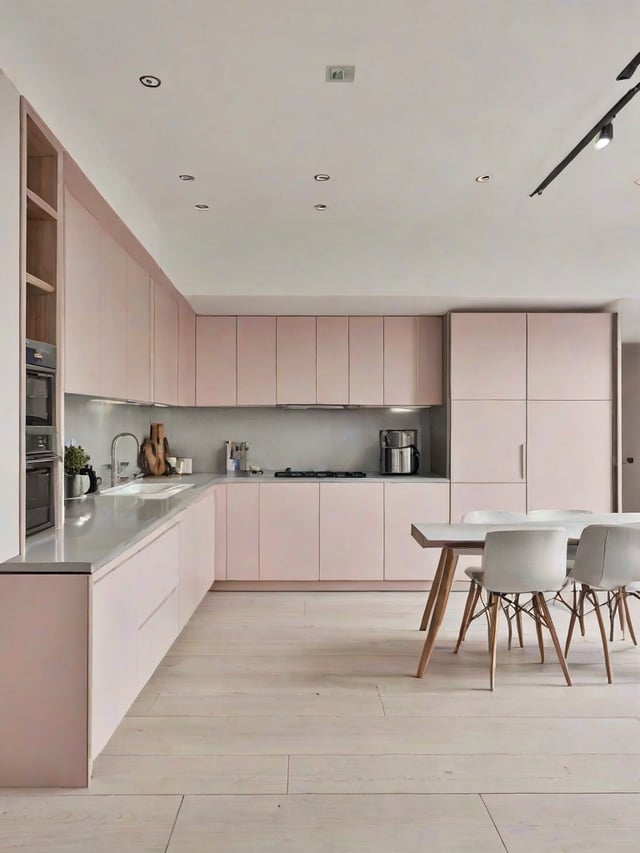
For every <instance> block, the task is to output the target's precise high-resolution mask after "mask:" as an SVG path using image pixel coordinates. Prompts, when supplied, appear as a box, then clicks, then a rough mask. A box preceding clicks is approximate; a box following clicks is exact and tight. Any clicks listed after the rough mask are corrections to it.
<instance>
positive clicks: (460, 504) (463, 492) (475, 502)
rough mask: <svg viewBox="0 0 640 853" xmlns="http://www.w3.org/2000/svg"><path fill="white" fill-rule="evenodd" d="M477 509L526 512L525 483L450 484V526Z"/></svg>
mask: <svg viewBox="0 0 640 853" xmlns="http://www.w3.org/2000/svg"><path fill="white" fill-rule="evenodd" d="M478 509H481V510H493V511H504V512H526V511H527V486H526V484H525V483H452V484H451V523H452V524H458V523H459V522H461V521H462V517H463V516H464V515H466V513H468V512H473V511H474V510H478Z"/></svg>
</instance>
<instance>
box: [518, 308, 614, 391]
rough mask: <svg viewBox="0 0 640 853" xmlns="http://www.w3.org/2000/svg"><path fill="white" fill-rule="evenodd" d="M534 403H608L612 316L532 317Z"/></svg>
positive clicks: (530, 348)
mask: <svg viewBox="0 0 640 853" xmlns="http://www.w3.org/2000/svg"><path fill="white" fill-rule="evenodd" d="M527 325H528V385H529V390H528V395H529V399H530V400H610V399H611V398H612V393H613V317H612V315H611V314H605V313H599V314H578V313H573V314H571V313H561V314H528V315H527Z"/></svg>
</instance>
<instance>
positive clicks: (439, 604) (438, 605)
mask: <svg viewBox="0 0 640 853" xmlns="http://www.w3.org/2000/svg"><path fill="white" fill-rule="evenodd" d="M443 553H444V554H445V557H444V568H443V570H442V577H441V579H440V583H439V585H438V596H437V598H436V601H435V606H434V607H433V616H432V617H431V623H430V625H429V630H428V632H427V639H426V640H425V643H424V648H423V650H422V655H421V657H420V663H419V664H418V672H417V674H416V677H417V678H422V676H423V675H424V671H425V669H426V668H427V665H428V663H429V660H430V658H431V653H432V652H433V648H434V646H435V644H436V637H437V636H438V631H439V630H440V625H442V618H443V616H444V611H445V610H446V607H447V601H448V600H449V593H450V592H451V584H452V583H453V576H454V574H455V572H456V565H457V563H458V557H457V555H456V554H455V553H454V552H453V551H452V550H451V549H450V548H445V549H443Z"/></svg>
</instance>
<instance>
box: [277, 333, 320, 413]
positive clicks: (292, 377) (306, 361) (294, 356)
mask: <svg viewBox="0 0 640 853" xmlns="http://www.w3.org/2000/svg"><path fill="white" fill-rule="evenodd" d="M276 328H277V346H276V376H277V394H276V396H277V402H278V403H281V404H282V403H284V404H286V403H293V404H296V403H299V404H305V403H307V404H313V403H315V402H316V318H315V317H278V318H277V326H276Z"/></svg>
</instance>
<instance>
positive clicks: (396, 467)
mask: <svg viewBox="0 0 640 853" xmlns="http://www.w3.org/2000/svg"><path fill="white" fill-rule="evenodd" d="M417 442H418V430H417V429H381V430H380V473H381V474H417V473H418V471H419V469H420V451H419V450H418V447H417Z"/></svg>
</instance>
